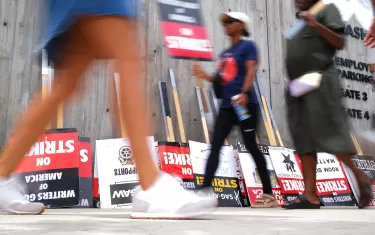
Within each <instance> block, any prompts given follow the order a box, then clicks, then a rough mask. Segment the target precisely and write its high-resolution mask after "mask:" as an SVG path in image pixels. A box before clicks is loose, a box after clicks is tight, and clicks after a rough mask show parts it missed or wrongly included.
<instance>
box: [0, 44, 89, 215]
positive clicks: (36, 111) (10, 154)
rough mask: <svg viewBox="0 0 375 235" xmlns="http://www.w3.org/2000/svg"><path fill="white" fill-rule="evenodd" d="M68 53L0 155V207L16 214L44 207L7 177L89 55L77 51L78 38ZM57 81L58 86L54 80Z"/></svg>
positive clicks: (69, 89)
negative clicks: (47, 91)
mask: <svg viewBox="0 0 375 235" xmlns="http://www.w3.org/2000/svg"><path fill="white" fill-rule="evenodd" d="M77 48H79V49H78V50H77V53H69V54H67V55H66V57H65V58H64V63H62V64H61V65H59V66H58V68H57V72H56V73H55V75H56V76H55V79H54V82H53V86H54V87H55V89H54V92H53V93H52V94H51V95H50V96H49V97H48V98H47V99H46V100H44V101H42V99H41V93H39V94H38V95H37V96H36V98H35V99H34V101H33V103H32V104H31V105H30V107H29V108H28V112H27V113H26V115H25V116H24V117H23V118H22V119H21V120H20V121H19V123H18V125H17V128H16V131H15V132H14V135H13V141H12V143H11V144H7V145H6V146H5V148H4V150H3V151H2V153H1V157H0V191H1V194H0V209H2V210H5V211H8V212H11V213H16V214H38V213H42V212H43V211H44V205H43V204H41V203H29V202H28V201H26V200H25V199H24V196H23V195H22V193H21V192H19V191H17V187H15V184H17V182H15V181H14V179H12V178H9V176H10V175H11V174H12V172H13V171H14V170H15V169H16V168H17V166H18V165H19V164H20V163H21V161H22V160H23V158H24V156H25V155H26V153H27V152H28V151H29V150H30V148H31V146H32V144H33V143H35V142H36V141H37V139H38V137H39V136H40V135H41V134H42V133H43V131H44V129H45V127H46V126H47V124H48V122H49V121H50V120H51V119H52V118H53V117H54V116H55V115H56V112H57V108H58V105H59V104H60V103H61V102H63V101H65V100H66V99H68V98H69V97H70V96H71V95H72V93H73V91H74V89H75V87H76V85H77V83H78V81H79V79H80V75H81V74H82V73H83V71H84V70H85V68H86V67H87V65H88V64H89V63H90V61H91V60H92V57H91V55H89V54H84V53H78V51H82V48H84V44H82V43H80V40H74V43H72V44H71V45H69V51H70V52H74V51H76V49H77ZM57 83H59V86H56V84H57Z"/></svg>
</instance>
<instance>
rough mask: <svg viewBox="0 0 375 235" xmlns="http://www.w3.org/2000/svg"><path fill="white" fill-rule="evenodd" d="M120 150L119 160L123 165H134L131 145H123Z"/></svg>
mask: <svg viewBox="0 0 375 235" xmlns="http://www.w3.org/2000/svg"><path fill="white" fill-rule="evenodd" d="M118 152H119V157H118V160H119V161H120V163H121V165H123V166H127V165H134V160H133V150H132V148H131V147H130V146H122V147H121V148H120V150H119V151H118Z"/></svg>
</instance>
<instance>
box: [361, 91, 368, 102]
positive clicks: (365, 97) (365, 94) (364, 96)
mask: <svg viewBox="0 0 375 235" xmlns="http://www.w3.org/2000/svg"><path fill="white" fill-rule="evenodd" d="M367 99H368V98H367V93H366V92H362V100H363V101H367Z"/></svg>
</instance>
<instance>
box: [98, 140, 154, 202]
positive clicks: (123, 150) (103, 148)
mask: <svg viewBox="0 0 375 235" xmlns="http://www.w3.org/2000/svg"><path fill="white" fill-rule="evenodd" d="M145 146H148V147H149V149H150V154H151V156H152V158H153V160H154V162H155V165H156V164H157V157H156V156H155V141H154V137H152V136H151V137H148V139H147V142H146V144H145ZM96 159H97V167H98V182H99V192H100V208H123V207H127V206H130V205H131V201H132V198H133V195H134V187H136V186H137V185H138V173H137V168H136V166H135V162H134V159H133V150H132V147H131V145H130V142H129V140H128V139H125V138H119V139H106V140H97V141H96Z"/></svg>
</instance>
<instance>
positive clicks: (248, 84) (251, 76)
mask: <svg viewBox="0 0 375 235" xmlns="http://www.w3.org/2000/svg"><path fill="white" fill-rule="evenodd" d="M257 67H258V61H257V60H247V61H246V62H245V68H246V77H245V82H244V84H243V86H242V92H248V91H249V90H251V88H252V86H253V81H254V80H255V78H256V77H255V72H256V70H257Z"/></svg>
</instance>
